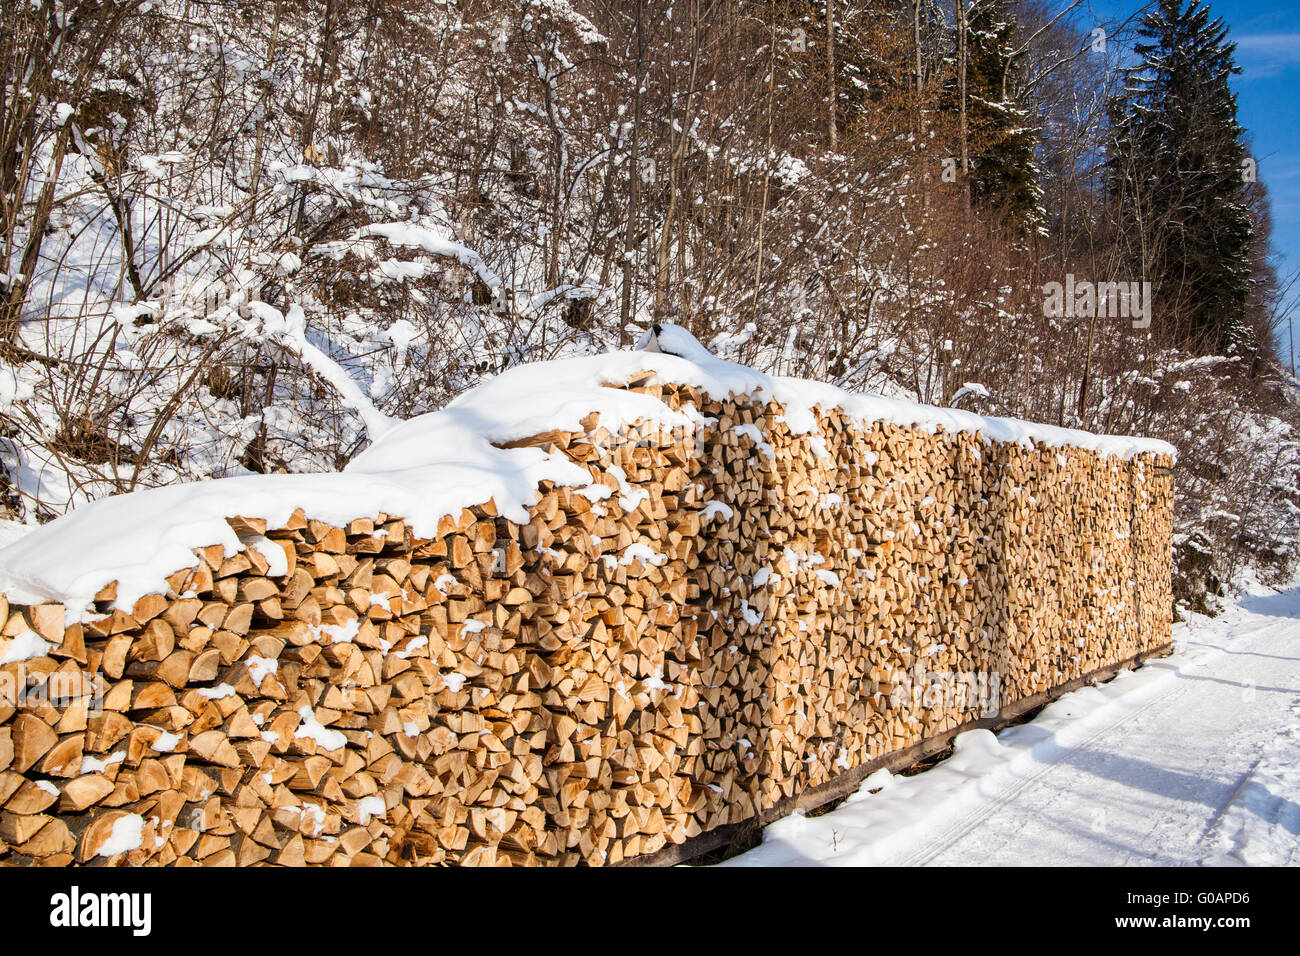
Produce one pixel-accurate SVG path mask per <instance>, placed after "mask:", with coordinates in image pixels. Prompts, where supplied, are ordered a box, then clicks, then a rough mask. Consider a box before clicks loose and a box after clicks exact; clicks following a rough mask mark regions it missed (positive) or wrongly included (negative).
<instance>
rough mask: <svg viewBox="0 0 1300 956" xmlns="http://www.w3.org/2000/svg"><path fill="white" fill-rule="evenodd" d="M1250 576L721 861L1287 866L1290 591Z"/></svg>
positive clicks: (1299, 786)
mask: <svg viewBox="0 0 1300 956" xmlns="http://www.w3.org/2000/svg"><path fill="white" fill-rule="evenodd" d="M1257 590H1258V591H1259V592H1260V593H1257V594H1254V595H1252V596H1248V597H1245V598H1243V599H1242V600H1241V602H1240V604H1239V605H1238V606H1236V607H1234V608H1233V609H1232V610H1230V611H1229V612H1227V613H1226V614H1224V615H1222V616H1221V617H1219V618H1217V619H1214V620H1209V619H1206V618H1196V619H1195V620H1194V621H1193V622H1192V623H1190V624H1186V625H1177V626H1176V627H1175V633H1174V639H1175V646H1176V651H1175V654H1174V655H1173V656H1172V657H1170V658H1166V659H1163V660H1158V661H1152V662H1149V663H1148V664H1147V665H1146V666H1145V667H1143V668H1141V669H1140V670H1138V671H1136V672H1133V673H1125V674H1121V675H1120V676H1119V677H1118V678H1116V679H1115V680H1114V681H1112V682H1111V683H1109V684H1106V685H1102V686H1100V687H1092V688H1086V689H1084V690H1081V691H1078V692H1076V693H1073V694H1070V695H1068V696H1067V697H1065V698H1062V699H1061V700H1060V701H1058V702H1056V703H1055V704H1053V705H1051V706H1050V707H1048V708H1047V709H1045V710H1044V711H1043V712H1042V713H1041V714H1040V715H1039V716H1038V717H1037V718H1036V719H1035V720H1033V721H1032V722H1030V723H1028V724H1024V725H1021V726H1018V727H1013V728H1009V729H1008V730H1005V731H1003V732H1002V733H1000V734H998V735H997V736H996V737H995V736H994V735H993V734H991V733H989V732H987V731H975V732H973V733H970V734H966V735H964V736H963V737H961V738H959V740H958V745H957V752H956V753H955V754H954V755H953V756H952V757H951V758H949V759H948V760H946V761H944V762H942V763H940V764H939V765H937V766H936V767H934V768H933V769H931V770H929V771H926V772H925V773H922V774H919V775H917V776H915V777H890V776H889V775H888V774H884V773H881V774H877V775H875V776H873V777H872V778H870V779H869V780H868V781H867V783H866V784H865V785H864V786H863V788H862V789H861V790H860V791H859V792H858V793H857V794H855V795H854V796H853V797H850V798H849V800H847V801H846V802H845V803H844V804H842V805H841V806H840V807H838V808H836V809H835V810H833V811H832V812H830V813H828V814H825V815H823V816H820V817H816V818H811V819H804V818H801V817H791V818H788V819H785V820H782V821H779V822H777V823H775V824H773V825H772V826H770V827H768V828H767V830H766V831H765V833H764V843H763V845H762V846H760V847H758V848H756V849H754V850H752V851H750V852H748V853H745V854H743V855H741V856H738V857H736V858H734V859H732V860H730V861H728V865H733V866H735V865H740V866H746V865H748V866H771V865H843V864H850V865H851V864H893V865H918V864H920V865H924V864H934V865H1002V864H1017V865H1031V866H1039V865H1142V864H1157V865H1188V864H1198V863H1209V864H1233V863H1238V864H1240V863H1247V864H1265V865H1285V864H1291V865H1296V864H1300V588H1298V589H1295V590H1291V591H1287V592H1284V593H1282V594H1273V593H1271V592H1265V591H1264V589H1257ZM882 786H883V789H881V790H879V792H877V793H875V794H871V793H869V792H868V790H870V789H875V788H876V787H882Z"/></svg>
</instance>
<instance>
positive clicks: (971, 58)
mask: <svg viewBox="0 0 1300 956" xmlns="http://www.w3.org/2000/svg"><path fill="white" fill-rule="evenodd" d="M955 3H956V4H957V5H958V6H957V7H956V9H954V11H953V15H954V19H955V22H954V23H953V25H952V28H951V31H950V35H949V39H948V43H949V45H950V48H951V49H952V50H953V51H954V52H953V54H952V57H951V58H950V59H949V62H948V70H949V76H948V78H947V79H946V80H945V81H944V84H943V91H942V95H941V96H940V99H939V108H940V109H941V110H942V111H944V112H945V113H948V114H949V115H951V116H952V118H953V122H954V125H956V126H958V127H960V122H961V116H962V106H963V97H962V85H963V79H964V81H965V97H964V104H965V134H964V137H963V136H961V134H959V142H958V143H957V147H956V150H957V155H958V156H962V157H964V158H965V160H966V163H968V164H969V177H968V180H967V183H968V186H969V189H970V198H971V202H972V203H974V204H976V205H978V206H981V207H983V208H985V209H994V210H998V211H1000V212H1002V213H1004V214H1005V215H1007V216H1008V217H1010V218H1011V219H1012V220H1014V221H1015V222H1017V223H1019V224H1020V225H1021V226H1022V227H1023V228H1024V229H1025V230H1026V231H1041V230H1042V228H1043V225H1044V221H1045V219H1046V216H1045V214H1044V212H1043V209H1042V198H1043V194H1042V188H1041V186H1040V184H1039V180H1040V175H1039V170H1038V167H1037V165H1036V163H1035V160H1034V153H1035V150H1036V148H1037V145H1038V130H1037V129H1036V128H1035V127H1034V124H1033V122H1032V120H1031V117H1030V114H1029V111H1028V110H1026V109H1025V108H1024V107H1023V106H1022V105H1021V104H1020V103H1018V102H1017V101H1016V97H1015V94H1014V91H1015V87H1016V81H1017V79H1018V77H1017V64H1016V57H1015V55H1014V51H1015V47H1014V39H1015V30H1016V21H1015V16H1014V14H1013V12H1012V10H1011V7H1010V3H1009V2H1008V0H955ZM963 15H964V17H965V41H964V42H965V51H964V57H963V51H962V43H963V23H962V17H963ZM963 73H964V76H963Z"/></svg>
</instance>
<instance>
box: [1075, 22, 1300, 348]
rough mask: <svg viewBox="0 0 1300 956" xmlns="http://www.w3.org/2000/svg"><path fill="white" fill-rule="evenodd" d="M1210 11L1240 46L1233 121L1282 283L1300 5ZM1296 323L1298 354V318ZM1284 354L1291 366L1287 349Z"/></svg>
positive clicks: (1296, 206)
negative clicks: (1267, 208)
mask: <svg viewBox="0 0 1300 956" xmlns="http://www.w3.org/2000/svg"><path fill="white" fill-rule="evenodd" d="M1055 2H1056V3H1060V4H1066V3H1068V0H1055ZM1207 5H1208V6H1209V8H1210V11H1211V13H1212V14H1213V15H1214V16H1217V17H1221V18H1222V19H1223V20H1224V21H1225V22H1226V23H1227V24H1228V27H1229V29H1230V32H1229V34H1228V39H1229V40H1231V41H1234V42H1235V43H1236V44H1237V63H1238V65H1239V66H1241V68H1242V73H1241V75H1240V76H1238V77H1237V78H1236V80H1235V82H1234V84H1233V88H1234V89H1235V91H1236V93H1237V109H1238V113H1237V117H1238V120H1239V121H1240V123H1241V125H1242V126H1244V127H1245V128H1246V130H1247V132H1248V134H1249V144H1250V151H1251V155H1252V156H1253V157H1254V159H1255V160H1256V162H1257V163H1258V164H1259V177H1260V179H1261V180H1263V181H1264V182H1265V183H1266V184H1267V185H1268V188H1269V194H1270V198H1271V200H1272V206H1273V245H1274V249H1275V250H1276V256H1275V262H1276V265H1277V269H1278V273H1279V275H1280V276H1281V277H1282V278H1283V281H1285V278H1286V276H1287V275H1288V274H1289V273H1291V272H1293V271H1295V270H1296V269H1300V0H1209V2H1208V4H1207ZM1088 6H1090V7H1091V12H1092V13H1093V14H1094V15H1095V16H1097V18H1099V19H1103V20H1104V19H1110V18H1113V17H1116V16H1119V17H1126V16H1127V15H1129V14H1131V13H1132V12H1133V11H1135V10H1137V9H1139V8H1140V7H1142V6H1143V2H1142V0H1127V2H1124V0H1091V3H1090V4H1088ZM1080 12H1081V13H1083V17H1084V18H1087V16H1088V14H1087V13H1086V12H1084V11H1080ZM1298 285H1300V284H1298ZM1295 318H1296V325H1297V330H1296V332H1297V338H1296V347H1297V351H1298V352H1300V314H1297V315H1296V317H1295ZM1283 335H1284V336H1285V330H1283ZM1282 350H1283V356H1282V357H1283V359H1284V360H1289V355H1288V354H1287V349H1286V343H1285V341H1284V342H1283V349H1282ZM1297 363H1298V364H1300V354H1298V355H1297Z"/></svg>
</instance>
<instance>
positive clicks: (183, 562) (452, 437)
mask: <svg viewBox="0 0 1300 956" xmlns="http://www.w3.org/2000/svg"><path fill="white" fill-rule="evenodd" d="M649 338H650V334H649V333H647V338H646V339H645V340H643V342H642V345H643V346H644V345H645V344H646V343H647V342H648V341H649ZM655 338H656V340H657V344H658V348H659V349H660V351H642V350H638V351H626V352H615V353H610V354H605V355H596V356H590V357H583V358H570V359H563V360H559V361H554V362H539V363H533V364H529V365H521V366H518V367H515V368H512V369H510V370H508V371H506V372H504V373H502V374H500V375H498V376H497V377H496V378H494V379H491V380H490V381H488V382H486V383H484V384H482V385H480V386H478V387H477V388H474V389H472V390H470V391H469V392H466V393H465V394H464V395H462V396H461V397H460V398H458V399H457V400H456V401H454V402H452V403H451V404H450V405H449V406H447V407H446V408H444V409H442V410H441V411H437V412H432V413H429V414H426V415H421V416H418V417H416V418H413V419H410V420H409V421H406V422H403V423H400V424H398V425H396V426H395V427H393V428H391V429H389V430H387V431H385V432H384V433H382V434H381V435H380V437H379V438H378V440H376V441H375V442H374V443H373V444H372V445H371V446H370V447H369V448H368V449H366V450H365V451H364V452H362V453H361V454H360V455H358V456H357V457H356V458H355V459H354V460H353V461H352V462H351V463H350V464H349V465H348V466H347V467H346V468H345V469H344V470H343V471H342V472H340V473H337V474H310V475H255V476H245V477H237V478H226V479H219V480H214V481H206V482H199V483H193V484H181V485H174V486H170V487H165V488H157V489H151V490H146V491H139V492H135V493H132V494H127V495H118V496H114V497H110V498H106V499H102V500H99V501H95V502H92V503H90V504H87V505H84V506H82V507H80V508H78V509H76V510H75V511H73V512H71V513H69V514H67V515H65V516H64V517H62V518H59V519H58V520H56V521H54V522H52V523H50V524H49V525H46V526H45V527H43V528H40V529H39V530H37V531H35V532H33V533H31V534H30V535H27V536H26V537H24V538H23V539H22V540H20V541H18V542H16V543H14V544H11V545H10V546H8V547H6V548H4V549H3V550H0V592H3V593H5V594H7V595H8V596H9V598H10V600H12V601H15V602H21V603H38V602H42V601H58V602H61V603H63V604H64V605H66V606H67V608H68V610H69V613H70V614H71V615H72V617H73V619H75V618H76V617H77V615H78V614H84V613H85V612H86V611H87V610H88V609H89V608H90V605H91V603H92V600H93V598H94V596H95V594H96V593H98V592H99V591H100V590H101V589H102V588H104V587H105V586H106V585H108V584H109V583H111V582H113V581H116V582H117V584H118V587H117V603H116V606H117V607H118V608H120V609H123V610H129V609H130V608H131V607H132V605H133V604H134V603H135V601H136V600H137V599H138V598H140V597H141V596H142V595H145V594H152V593H163V592H165V590H166V584H165V582H164V578H165V577H166V576H167V575H169V574H171V573H173V572H175V571H177V570H179V569H181V568H185V567H189V566H191V565H192V564H193V563H194V555H193V551H194V549H195V548H198V547H205V546H208V545H214V544H221V545H223V546H224V547H225V548H226V550H227V552H228V553H234V552H235V551H239V550H242V549H243V547H244V545H243V543H242V542H241V541H240V539H239V536H238V535H236V534H235V532H234V531H233V530H232V529H231V527H230V525H229V524H228V523H227V522H226V520H225V519H226V518H227V517H230V516H233V515H242V516H245V517H249V518H256V519H262V520H264V521H266V523H267V524H268V525H269V526H272V527H275V526H279V525H282V524H283V523H284V522H285V521H286V520H287V519H288V517H289V516H290V515H291V514H292V513H293V512H294V510H295V509H299V508H300V509H302V510H303V511H304V512H305V513H306V514H307V515H309V516H310V517H312V518H314V519H317V520H320V521H326V522H330V523H333V524H342V523H345V522H347V521H350V520H352V519H354V518H358V517H367V516H369V517H373V516H375V515H378V514H380V513H384V514H389V515H401V516H403V517H404V518H405V519H406V520H407V521H408V523H409V524H410V527H411V530H412V532H413V533H414V534H415V535H416V536H417V537H430V536H432V535H433V534H434V532H435V530H436V529H437V526H438V522H439V520H440V519H441V518H443V517H444V516H446V515H453V514H457V513H459V512H460V511H461V509H463V508H465V507H468V506H471V505H474V504H478V503H481V502H484V501H487V500H489V499H490V500H492V501H493V502H494V503H495V504H496V507H497V509H498V511H499V512H500V513H501V514H502V515H504V516H506V517H509V518H512V519H513V520H516V521H520V522H521V523H522V522H526V520H527V512H526V509H527V507H528V506H529V505H531V504H532V503H533V502H534V500H535V499H536V489H537V486H538V483H539V482H541V481H551V482H554V483H555V484H557V485H561V486H576V487H581V486H585V485H588V484H590V480H591V476H590V474H589V473H588V472H587V471H586V470H585V469H583V468H580V467H577V466H576V465H575V464H574V463H573V462H572V461H570V460H569V459H568V458H567V457H566V456H564V455H562V454H548V453H547V452H546V451H544V450H542V449H540V448H535V447H527V448H508V449H507V448H502V447H500V446H501V445H503V444H507V443H509V442H512V441H516V440H520V439H523V438H527V437H529V436H532V435H537V434H540V433H544V432H548V431H556V430H559V431H576V430H578V429H579V427H580V422H581V421H582V419H584V418H585V417H586V416H588V415H590V414H591V413H592V412H597V413H598V414H599V424H600V426H602V427H604V428H606V429H608V430H609V431H611V432H615V431H618V430H619V429H621V428H623V427H625V426H628V425H631V424H632V423H634V422H638V421H639V422H646V423H651V424H658V425H662V426H665V427H679V426H691V425H693V424H694V421H693V420H692V418H691V417H690V416H689V415H686V414H683V413H682V412H676V411H673V410H672V409H670V408H669V407H668V406H667V405H665V404H664V403H663V402H661V401H659V400H657V399H655V398H652V397H649V396H646V395H643V394H639V393H636V392H630V391H626V390H622V389H618V388H610V387H607V386H608V384H615V385H617V384H620V383H622V382H625V381H628V380H630V379H632V378H634V377H637V376H640V375H641V374H642V373H645V372H651V373H653V377H652V378H651V379H650V381H651V382H655V383H662V384H678V385H691V386H694V387H697V388H699V389H701V390H702V391H704V392H706V393H708V394H710V395H714V396H726V395H729V394H734V395H748V396H750V397H752V398H753V399H754V400H755V401H776V402H779V403H781V404H783V405H784V406H785V408H786V419H787V423H788V425H789V427H790V429H791V431H792V432H795V433H812V432H815V431H816V430H817V428H818V426H817V419H816V416H815V415H814V409H816V408H822V409H831V408H839V409H841V410H842V411H843V412H844V413H845V414H846V416H848V417H849V418H850V419H852V420H856V421H858V422H862V423H871V422H889V423H893V424H896V425H901V426H906V427H911V428H916V429H919V430H921V431H924V432H927V433H934V432H936V431H947V432H978V433H979V434H980V435H982V436H983V437H984V438H985V439H986V440H987V441H991V442H1011V443H1015V444H1019V445H1023V446H1032V445H1033V444H1034V443H1041V444H1043V445H1047V446H1049V447H1061V448H1079V449H1086V450H1091V451H1096V452H1098V453H1100V454H1104V455H1113V456H1118V457H1120V458H1124V459H1127V458H1130V457H1132V456H1133V455H1135V454H1139V453H1150V454H1157V455H1169V456H1173V455H1175V454H1176V452H1175V449H1174V448H1173V447H1172V446H1170V445H1168V444H1167V443H1165V442H1160V441H1154V440H1149V439H1141V438H1128V437H1119V436H1111V435H1096V434H1092V433H1089V432H1083V431H1077V430H1073V429H1064V428H1057V427H1053V426H1050V425H1039V424H1032V423H1028V422H1023V421H1018V420H1015V419H1007V418H986V417H982V416H979V415H976V414H973V413H970V412H964V411H959V410H954V409H950V408H936V407H932V406H927V405H918V404H914V403H911V402H906V401H901V400H898V399H890V398H884V397H881V396H877V395H864V394H857V393H852V392H846V391H844V390H842V389H839V388H836V387H835V386H833V385H828V384H824V383H819V382H811V381H806V380H802V379H792V378H781V377H774V376H770V375H767V374H764V373H762V372H758V371H756V370H754V369H751V368H747V367H745V366H742V365H737V364H734V363H731V362H726V361H723V360H721V359H718V358H716V357H715V356H713V355H712V354H711V353H710V352H709V351H708V350H707V349H705V348H704V346H702V345H701V344H700V343H699V342H698V341H696V339H695V338H694V337H693V336H692V335H691V334H690V333H689V332H687V331H686V330H685V329H682V328H680V327H677V326H662V327H660V328H659V332H658V335H657V336H656V337H655Z"/></svg>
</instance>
